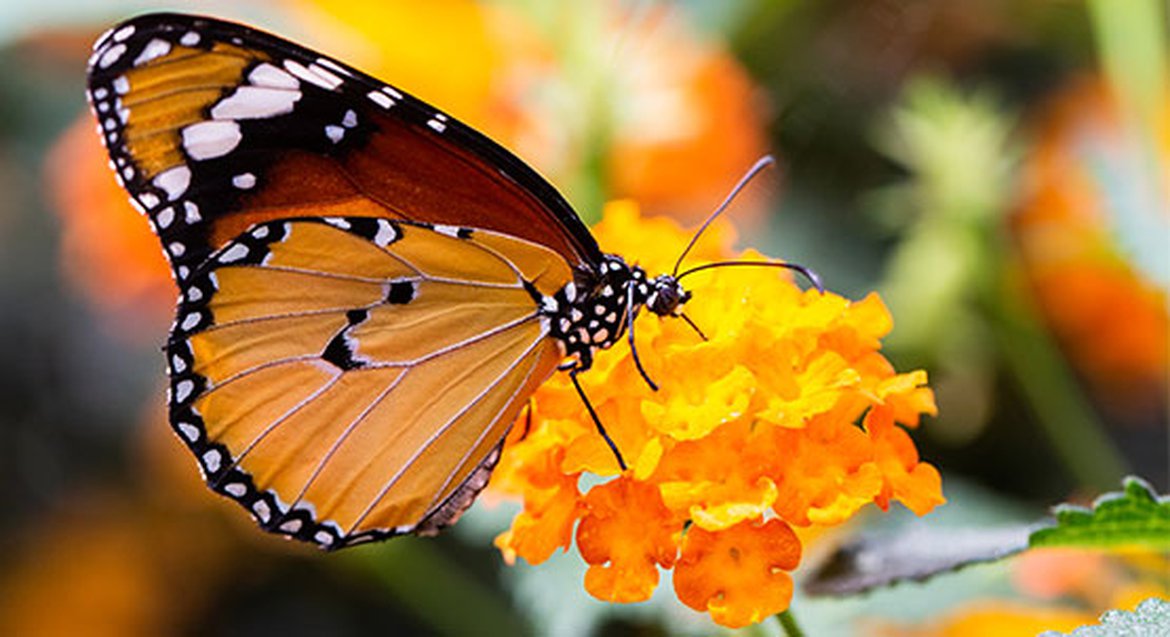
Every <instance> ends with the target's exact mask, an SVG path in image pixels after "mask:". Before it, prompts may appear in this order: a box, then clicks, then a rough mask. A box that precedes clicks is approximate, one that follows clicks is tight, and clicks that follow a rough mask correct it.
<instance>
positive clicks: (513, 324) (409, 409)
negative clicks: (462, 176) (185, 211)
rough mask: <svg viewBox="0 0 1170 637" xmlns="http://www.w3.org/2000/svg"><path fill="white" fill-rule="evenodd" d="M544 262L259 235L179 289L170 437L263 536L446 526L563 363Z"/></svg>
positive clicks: (306, 228)
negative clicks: (545, 303) (545, 305)
mask: <svg viewBox="0 0 1170 637" xmlns="http://www.w3.org/2000/svg"><path fill="white" fill-rule="evenodd" d="M571 277H572V272H571V270H570V268H569V266H568V264H566V263H565V261H564V259H562V258H561V257H560V256H559V255H558V254H557V253H555V252H553V251H551V250H549V249H547V248H543V247H541V246H538V245H535V244H532V243H529V242H527V241H523V240H521V239H516V238H513V237H508V236H506V235H501V234H496V233H493V232H490V231H483V230H469V229H465V228H453V227H446V226H433V227H432V226H427V225H419V224H410V223H404V222H396V221H389V220H386V219H373V218H362V217H344V218H340V217H339V218H329V219H293V220H281V221H271V222H266V223H262V224H259V225H256V226H254V227H253V228H251V229H250V230H249V231H248V232H246V233H244V234H242V235H240V236H239V237H237V238H236V239H235V240H233V241H231V242H229V243H227V244H226V245H225V246H224V247H223V248H222V249H221V250H219V251H218V252H217V253H215V254H214V255H213V256H212V258H211V259H210V260H209V261H208V262H207V264H206V265H205V266H204V267H203V268H201V269H200V270H198V271H197V272H196V273H195V274H194V275H193V276H192V278H191V281H190V285H189V286H187V287H186V288H185V294H184V298H183V300H182V302H181V304H180V307H179V310H178V315H177V318H176V323H175V331H174V335H173V338H172V341H171V343H170V344H169V345H168V347H167V355H168V360H169V361H170V371H171V385H170V402H171V407H170V409H171V422H172V425H173V426H174V428H175V429H176V431H177V432H178V433H179V435H180V436H181V437H182V438H183V440H184V441H185V442H186V443H187V444H188V445H189V447H190V448H191V450H192V452H194V454H195V455H196V456H197V458H198V459H199V463H200V465H201V467H202V469H203V472H204V474H205V476H206V478H207V481H208V483H209V484H210V485H211V486H212V488H213V489H215V490H216V491H218V492H220V493H222V494H225V495H227V496H229V497H231V498H233V499H235V500H236V501H238V502H239V503H240V504H242V505H243V506H244V507H245V508H247V509H248V510H249V511H250V512H252V514H253V515H254V516H255V518H256V519H257V520H258V521H259V522H260V524H261V526H263V527H264V528H265V529H266V530H269V531H272V532H276V533H281V534H284V535H288V536H293V537H296V538H299V539H302V540H306V541H311V542H316V543H318V544H320V545H322V546H324V547H327V548H340V547H342V546H348V545H352V544H355V543H359V542H365V541H369V540H374V539H380V538H383V537H388V536H392V535H397V534H402V533H412V532H413V533H430V532H434V531H437V530H438V529H439V528H441V527H443V526H446V525H448V524H450V523H452V522H454V520H455V519H456V518H457V517H458V515H459V514H460V513H461V512H462V511H463V510H464V509H465V508H466V507H467V506H468V505H470V503H471V500H472V499H473V498H474V496H475V494H476V493H477V492H478V491H479V490H480V489H482V488H483V486H484V485H485V484H486V483H487V479H488V476H489V474H490V472H491V469H492V468H493V466H494V465H495V462H496V460H497V458H498V456H499V448H500V445H501V444H502V440H503V437H504V435H505V433H506V431H507V429H508V427H509V425H510V424H511V423H512V422H513V420H514V419H515V417H516V415H517V413H518V411H519V410H520V409H521V407H522V406H523V405H524V402H525V399H526V398H527V397H528V396H529V395H530V394H531V393H532V392H533V391H534V390H535V388H536V387H537V386H538V385H539V384H540V383H542V382H543V381H544V380H545V379H547V378H548V376H549V375H550V374H551V373H552V372H553V371H554V370H555V368H556V366H557V364H558V363H559V362H560V360H561V358H562V351H561V349H560V347H559V345H558V344H557V342H556V341H555V340H554V339H552V338H550V337H549V336H548V333H549V327H548V325H547V319H546V318H544V317H541V316H540V315H539V314H538V311H537V310H538V308H539V304H540V302H541V299H542V297H543V296H545V295H552V294H553V293H554V292H555V291H556V290H558V289H560V288H561V287H562V286H564V285H565V284H566V283H568V282H569V281H570V280H571Z"/></svg>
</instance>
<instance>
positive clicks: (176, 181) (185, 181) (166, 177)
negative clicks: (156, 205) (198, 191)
mask: <svg viewBox="0 0 1170 637" xmlns="http://www.w3.org/2000/svg"><path fill="white" fill-rule="evenodd" d="M152 183H153V184H154V185H155V186H156V187H157V188H158V189H159V190H162V191H163V192H165V193H167V198H168V199H170V200H171V201H174V200H175V199H178V198H179V196H180V195H182V194H183V193H184V192H186V191H187V186H189V185H190V184H191V169H190V168H187V167H186V166H175V167H174V168H168V169H167V170H164V171H163V172H161V173H159V174H158V175H155V178H154V181H153V182H152Z"/></svg>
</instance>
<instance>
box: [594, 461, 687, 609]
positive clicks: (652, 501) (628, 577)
mask: <svg viewBox="0 0 1170 637" xmlns="http://www.w3.org/2000/svg"><path fill="white" fill-rule="evenodd" d="M585 506H586V507H587V509H588V513H586V514H585V516H584V517H583V518H582V519H581V525H580V526H579V527H578V528H577V548H578V549H579V550H580V551H581V557H582V558H584V560H585V561H586V562H588V563H589V570H588V571H586V573H585V590H587V591H589V593H590V594H591V595H593V596H594V597H596V598H598V599H603V600H606V601H611V602H642V601H646V600H647V599H650V595H651V594H652V593H653V592H654V588H655V586H657V585H658V567H659V566H662V567H663V568H670V567H671V566H673V565H674V560H675V557H676V555H677V553H678V535H679V528H680V525H679V523H678V521H677V520H675V519H674V516H673V515H671V513H670V510H669V509H667V508H666V506H664V505H663V504H662V499H661V498H660V497H659V496H658V491H657V489H655V488H654V487H653V486H650V485H647V484H645V483H642V482H638V481H634V480H612V481H610V482H607V483H606V484H603V485H600V486H596V487H594V488H592V489H590V490H589V493H588V495H586V496H585Z"/></svg>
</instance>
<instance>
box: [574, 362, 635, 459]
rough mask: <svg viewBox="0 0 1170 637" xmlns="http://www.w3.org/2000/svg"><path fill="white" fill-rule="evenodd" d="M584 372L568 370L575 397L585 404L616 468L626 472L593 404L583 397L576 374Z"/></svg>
mask: <svg viewBox="0 0 1170 637" xmlns="http://www.w3.org/2000/svg"><path fill="white" fill-rule="evenodd" d="M583 371H585V369H584V368H582V367H573V368H572V369H570V370H569V379H570V380H572V381H573V387H576V388H577V395H578V396H580V397H581V402H583V403H585V409H587V410H589V416H590V417H591V418H593V424H594V426H596V427H597V433H599V434H601V437H602V438H604V439H605V444H607V445H609V450H610V451H612V452H613V457H614V458H617V463H618V466H619V467H621V469H622V471H625V470H626V461H625V460H624V459H623V458H622V452H620V451H618V448H617V445H616V444H614V441H613V439H612V438H610V437H609V434H608V433H606V432H605V426H604V425H602V424H601V419H600V418H598V417H597V412H596V411H595V410H594V409H593V403H591V402H589V397H588V396H586V395H585V390H584V389H583V388H582V387H581V383H580V381H578V380H577V374H580V373H581V372H583Z"/></svg>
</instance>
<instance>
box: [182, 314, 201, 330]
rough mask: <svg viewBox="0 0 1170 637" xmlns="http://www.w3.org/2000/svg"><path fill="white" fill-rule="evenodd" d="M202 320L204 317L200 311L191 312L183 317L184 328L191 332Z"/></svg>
mask: <svg viewBox="0 0 1170 637" xmlns="http://www.w3.org/2000/svg"><path fill="white" fill-rule="evenodd" d="M201 320H203V317H202V316H201V315H200V314H199V313H198V312H191V313H190V314H188V315H187V316H185V317H183V324H182V328H183V329H184V330H185V331H188V332H189V331H191V330H193V329H195V328H196V327H197V326H198V325H199V321H201Z"/></svg>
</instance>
